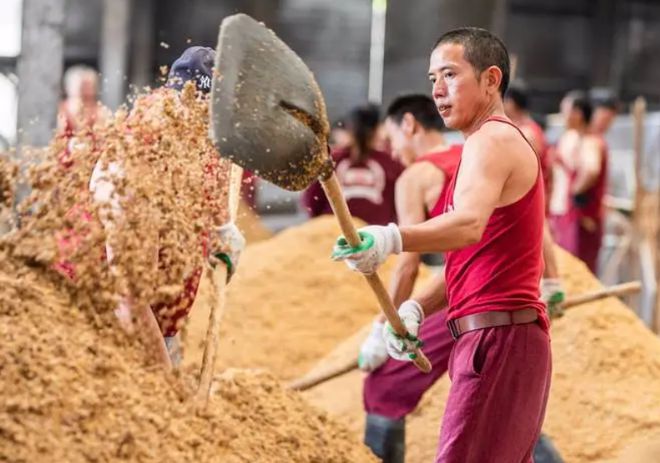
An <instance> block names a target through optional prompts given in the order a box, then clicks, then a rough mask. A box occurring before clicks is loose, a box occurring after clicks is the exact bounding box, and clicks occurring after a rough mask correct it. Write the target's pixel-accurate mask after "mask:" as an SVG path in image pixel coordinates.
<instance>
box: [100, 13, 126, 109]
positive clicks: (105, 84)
mask: <svg viewBox="0 0 660 463" xmlns="http://www.w3.org/2000/svg"><path fill="white" fill-rule="evenodd" d="M130 13H131V0H104V1H103V25H102V29H101V78H102V86H101V101H102V102H103V104H104V105H106V106H107V107H108V108H110V109H112V110H115V109H117V108H118V107H119V105H121V104H122V103H123V102H124V97H125V96H126V87H127V85H126V82H127V72H128V69H127V65H128V43H129V35H130V28H129V24H130Z"/></svg>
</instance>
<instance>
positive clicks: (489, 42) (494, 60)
mask: <svg viewBox="0 0 660 463" xmlns="http://www.w3.org/2000/svg"><path fill="white" fill-rule="evenodd" d="M445 43H455V44H459V45H463V50H464V51H463V55H464V56H465V59H466V60H467V62H468V63H470V64H471V65H472V67H473V68H474V69H475V70H476V71H477V72H478V73H479V74H481V73H482V72H484V71H485V70H486V69H488V68H489V67H490V66H497V67H498V68H500V70H501V71H502V82H500V88H499V90H500V94H501V95H502V96H504V94H505V93H506V89H507V88H508V87H509V76H510V73H511V71H510V67H511V65H510V62H509V52H508V51H507V49H506V45H504V42H502V40H501V39H500V38H499V37H497V36H496V35H495V34H493V33H492V32H490V31H487V30H486V29H481V28H479V27H461V28H458V29H454V30H451V31H449V32H445V33H444V34H442V35H441V36H440V38H439V39H438V40H437V41H436V42H435V45H434V46H433V50H435V49H436V48H438V47H439V46H440V45H442V44H445Z"/></svg>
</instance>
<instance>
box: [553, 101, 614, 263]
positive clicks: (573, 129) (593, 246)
mask: <svg viewBox="0 0 660 463" xmlns="http://www.w3.org/2000/svg"><path fill="white" fill-rule="evenodd" d="M592 113H593V107H592V104H591V102H590V101H589V98H588V97H587V95H586V94H585V93H584V92H580V91H573V92H570V93H568V94H567V95H566V96H565V97H564V99H563V100H562V102H561V114H562V116H563V118H564V122H565V126H566V131H565V132H564V133H563V134H562V135H561V137H560V138H559V141H558V143H557V147H556V154H555V156H554V159H555V169H554V176H555V180H554V188H553V195H552V198H551V202H550V213H551V216H552V225H553V232H554V237H555V240H556V242H557V244H559V245H560V246H561V247H563V248H564V249H566V250H567V251H569V252H570V253H571V254H573V255H575V256H576V257H578V258H579V259H581V260H582V261H583V262H585V263H586V264H587V266H588V267H589V269H590V270H591V271H592V272H593V273H596V272H597V263H598V254H599V251H600V247H601V243H602V239H603V225H604V224H603V222H604V211H603V198H604V196H605V190H606V185H607V160H608V150H607V145H606V144H605V142H604V140H603V138H602V136H600V135H594V134H592V133H591V132H590V124H591V121H592Z"/></svg>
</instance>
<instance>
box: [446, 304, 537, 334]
mask: <svg viewBox="0 0 660 463" xmlns="http://www.w3.org/2000/svg"><path fill="white" fill-rule="evenodd" d="M538 318H539V316H538V314H537V313H536V310H534V309H521V310H512V311H495V310H491V311H487V312H481V313H475V314H472V315H466V316H464V317H460V318H456V319H454V320H448V321H447V327H448V328H449V332H450V333H451V337H452V338H454V340H456V339H458V338H459V336H460V335H462V334H465V333H467V332H468V331H474V330H481V329H484V328H492V327H495V326H507V325H524V324H526V323H534V322H535V321H536V320H538Z"/></svg>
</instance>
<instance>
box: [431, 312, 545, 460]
mask: <svg viewBox="0 0 660 463" xmlns="http://www.w3.org/2000/svg"><path fill="white" fill-rule="evenodd" d="M551 370H552V361H551V354H550V338H549V336H548V334H547V333H545V332H544V331H543V330H542V329H541V327H540V326H539V325H538V324H536V323H528V324H525V325H510V326H503V327H497V328H486V329H482V330H476V331H471V332H468V333H465V334H464V335H462V336H461V337H460V338H459V339H458V341H456V343H455V344H454V348H453V350H452V353H451V357H450V359H449V377H450V378H451V380H452V385H451V389H450V391H449V398H448V400H447V408H446V409H445V415H444V418H443V420H442V429H441V431H440V442H439V444H438V453H437V456H436V460H435V461H436V463H485V462H497V463H528V462H531V461H532V453H533V450H534V445H535V444H536V441H537V439H538V437H539V434H540V432H541V425H542V424H543V417H544V414H545V406H546V402H547V400H548V390H549V388H550V376H551Z"/></svg>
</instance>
